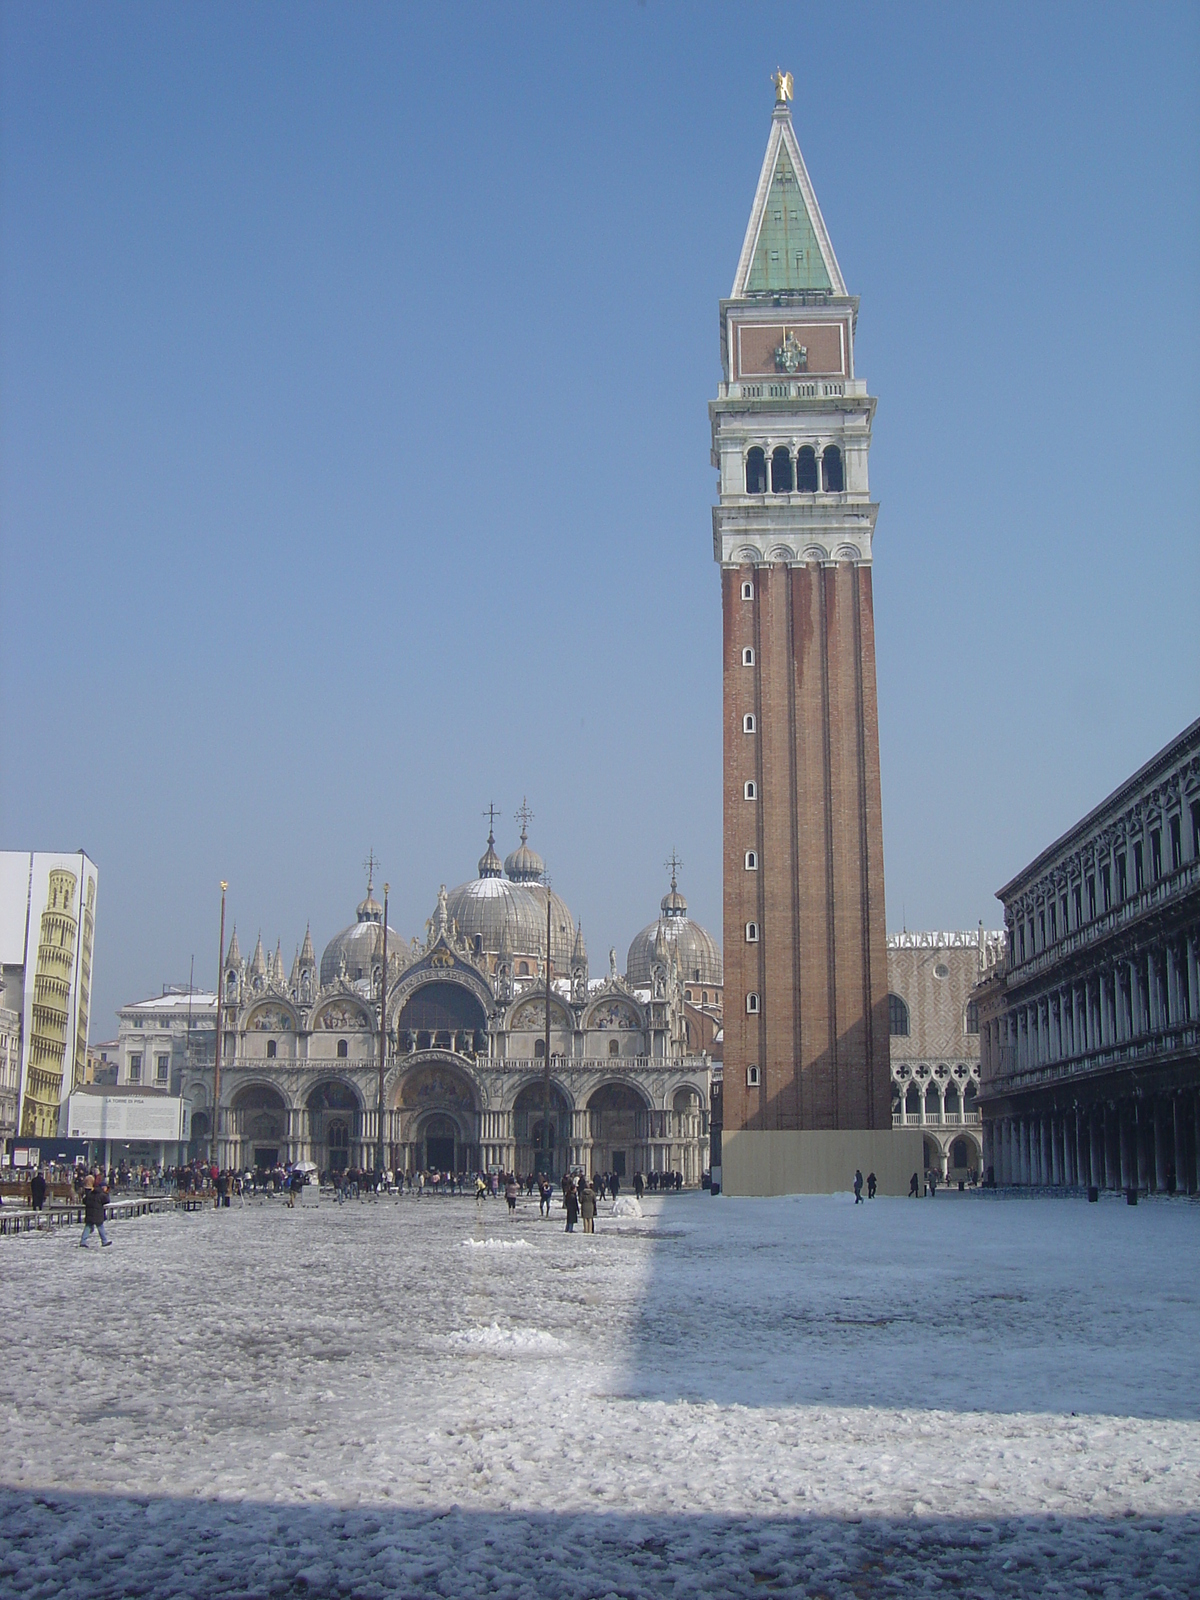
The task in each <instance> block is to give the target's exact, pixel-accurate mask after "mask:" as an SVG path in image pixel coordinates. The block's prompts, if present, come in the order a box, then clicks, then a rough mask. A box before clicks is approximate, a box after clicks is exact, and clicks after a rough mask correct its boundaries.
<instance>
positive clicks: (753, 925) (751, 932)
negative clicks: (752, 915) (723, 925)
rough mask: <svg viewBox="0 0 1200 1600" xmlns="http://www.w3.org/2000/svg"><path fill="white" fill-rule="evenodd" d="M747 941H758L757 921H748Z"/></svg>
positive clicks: (751, 942)
mask: <svg viewBox="0 0 1200 1600" xmlns="http://www.w3.org/2000/svg"><path fill="white" fill-rule="evenodd" d="M746 943H747V944H757V943H758V923H757V922H748V923H747V924H746Z"/></svg>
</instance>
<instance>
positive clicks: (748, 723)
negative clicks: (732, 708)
mask: <svg viewBox="0 0 1200 1600" xmlns="http://www.w3.org/2000/svg"><path fill="white" fill-rule="evenodd" d="M742 732H743V733H753V732H754V713H753V711H747V713H746V715H745V716H744V717H743V718H742Z"/></svg>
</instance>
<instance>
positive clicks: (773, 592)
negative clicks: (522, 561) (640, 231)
mask: <svg viewBox="0 0 1200 1600" xmlns="http://www.w3.org/2000/svg"><path fill="white" fill-rule="evenodd" d="M777 89H778V97H777V101H776V105H775V112H774V116H773V118H772V123H771V132H770V137H769V139H768V143H767V151H766V156H765V159H764V161H763V166H762V172H761V175H760V177H759V182H758V189H757V191H756V194H755V198H754V204H753V208H752V210H751V215H750V222H749V226H748V228H747V230H746V236H745V242H744V244H743V247H742V253H741V258H740V260H739V262H738V267H737V273H736V276H735V279H734V285H733V291H732V294H731V296H730V298H729V299H728V300H724V301H722V303H721V357H722V367H723V377H722V382H721V384H720V387H719V392H718V397H717V399H716V400H714V401H713V402H712V403H711V405H710V407H709V410H710V415H711V421H712V440H713V455H712V459H713V464H714V465H715V466H717V467H718V468H719V470H720V500H719V504H718V505H717V506H716V507H715V509H714V512H713V544H714V555H715V557H716V559H717V561H718V562H719V563H720V566H721V589H722V608H723V618H724V642H723V650H724V750H725V755H724V930H725V931H724V953H725V997H724V1000H725V1003H724V1033H725V1038H724V1068H725V1070H724V1136H723V1141H722V1150H723V1163H722V1165H723V1173H722V1181H723V1184H724V1187H725V1189H726V1190H727V1191H728V1192H730V1193H771V1192H784V1191H797V1190H814V1189H815V1190H826V1189H829V1188H831V1187H841V1186H842V1184H843V1182H844V1181H845V1171H844V1169H845V1166H846V1163H847V1162H849V1163H850V1170H851V1172H852V1171H853V1168H854V1166H855V1165H856V1164H858V1165H863V1163H869V1164H870V1166H871V1167H873V1168H874V1169H875V1171H876V1172H877V1173H878V1174H879V1177H880V1180H881V1184H882V1186H883V1187H884V1189H885V1191H886V1190H888V1189H893V1188H896V1187H901V1188H903V1187H906V1186H907V1178H908V1173H909V1171H911V1169H912V1167H913V1166H914V1165H917V1164H919V1162H920V1156H921V1144H920V1138H919V1136H914V1137H913V1138H912V1139H905V1137H904V1133H903V1130H901V1132H900V1133H898V1134H895V1135H894V1134H893V1133H892V1131H891V1128H892V1115H891V1089H890V1081H889V1070H888V1003H887V954H886V948H885V942H884V937H885V936H884V927H885V924H884V895H883V826H882V816H881V803H880V788H879V735H878V726H877V712H876V696H875V642H874V622H873V614H872V598H871V544H872V537H873V534H874V528H875V517H876V512H877V509H878V508H877V506H875V505H874V504H873V503H872V501H871V497H870V490H869V486H868V479H867V453H868V450H869V447H870V442H871V424H872V419H873V417H874V412H875V401H874V400H873V399H872V398H871V397H870V395H869V394H868V393H867V386H866V383H865V381H864V380H863V379H861V378H859V377H858V376H857V375H856V372H855V366H854V338H855V330H856V324H857V316H858V301H857V299H856V298H855V297H854V296H852V295H850V294H849V293H848V292H847V289H846V285H845V282H844V281H843V278H842V274H841V269H840V268H839V266H838V262H837V258H836V256H835V254H834V251H833V245H832V243H831V241H830V238H829V234H828V231H827V229H826V227H825V223H824V220H823V218H822V216H821V212H820V208H819V207H818V205H817V201H816V196H815V194H814V192H813V188H812V184H811V182H810V180H809V176H808V172H807V170H806V169H805V165H804V159H803V157H802V156H801V153H800V149H799V146H798V144H797V142H796V136H795V133H794V131H793V128H792V121H791V116H790V113H789V110H788V104H787V102H788V99H789V98H790V79H788V78H786V77H785V76H784V75H782V74H781V75H779V77H778V79H777ZM914 1152H915V1159H914ZM864 1170H865V1167H864Z"/></svg>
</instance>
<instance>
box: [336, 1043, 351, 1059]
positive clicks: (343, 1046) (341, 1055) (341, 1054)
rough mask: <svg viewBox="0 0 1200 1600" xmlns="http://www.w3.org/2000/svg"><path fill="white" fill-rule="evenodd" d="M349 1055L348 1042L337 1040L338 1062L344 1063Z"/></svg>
mask: <svg viewBox="0 0 1200 1600" xmlns="http://www.w3.org/2000/svg"><path fill="white" fill-rule="evenodd" d="M349 1054H350V1044H349V1041H348V1040H346V1039H339V1040H338V1060H339V1061H345V1059H346V1057H347V1056H348V1055H349Z"/></svg>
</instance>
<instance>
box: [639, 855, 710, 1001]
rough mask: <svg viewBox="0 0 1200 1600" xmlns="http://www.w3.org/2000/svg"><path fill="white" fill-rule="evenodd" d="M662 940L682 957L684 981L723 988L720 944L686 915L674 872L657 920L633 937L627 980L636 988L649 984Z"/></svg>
mask: <svg viewBox="0 0 1200 1600" xmlns="http://www.w3.org/2000/svg"><path fill="white" fill-rule="evenodd" d="M660 938H661V939H662V941H663V943H664V944H665V945H666V947H667V949H668V950H671V949H674V950H675V951H676V953H677V954H678V957H679V975H680V977H681V978H682V979H683V980H684V982H685V983H701V984H712V985H713V986H715V987H717V988H721V987H722V986H723V985H724V982H725V963H724V961H723V960H722V958H721V946H720V945H719V944H718V943H717V941H716V940H715V939H714V938H713V936H712V934H711V933H709V931H708V929H707V928H702V927H701V926H700V924H699V923H698V922H693V921H692V919H691V918H690V917H689V916H688V914H687V901H686V900H685V899H684V898H683V895H682V894H680V892H679V886H678V884H677V883H676V881H675V874H674V873H673V872H672V874H671V887H670V889H669V891H668V892H667V893H666V894H665V895H663V897H662V901H661V902H660V914H659V917H658V920H657V921H656V922H651V923H649V924H648V925H647V926H646V927H644V928H643V929H642V931H641V933H639V934H636V935H635V936H634V940H633V943H632V944H631V945H630V946H629V954H628V956H627V957H626V958H625V981H626V982H627V983H628V984H630V985H631V986H632V987H633V988H635V989H646V988H648V987H649V985H650V980H651V968H652V967H653V964H654V947H655V945H656V944H657V943H658V941H659V939H660Z"/></svg>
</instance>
